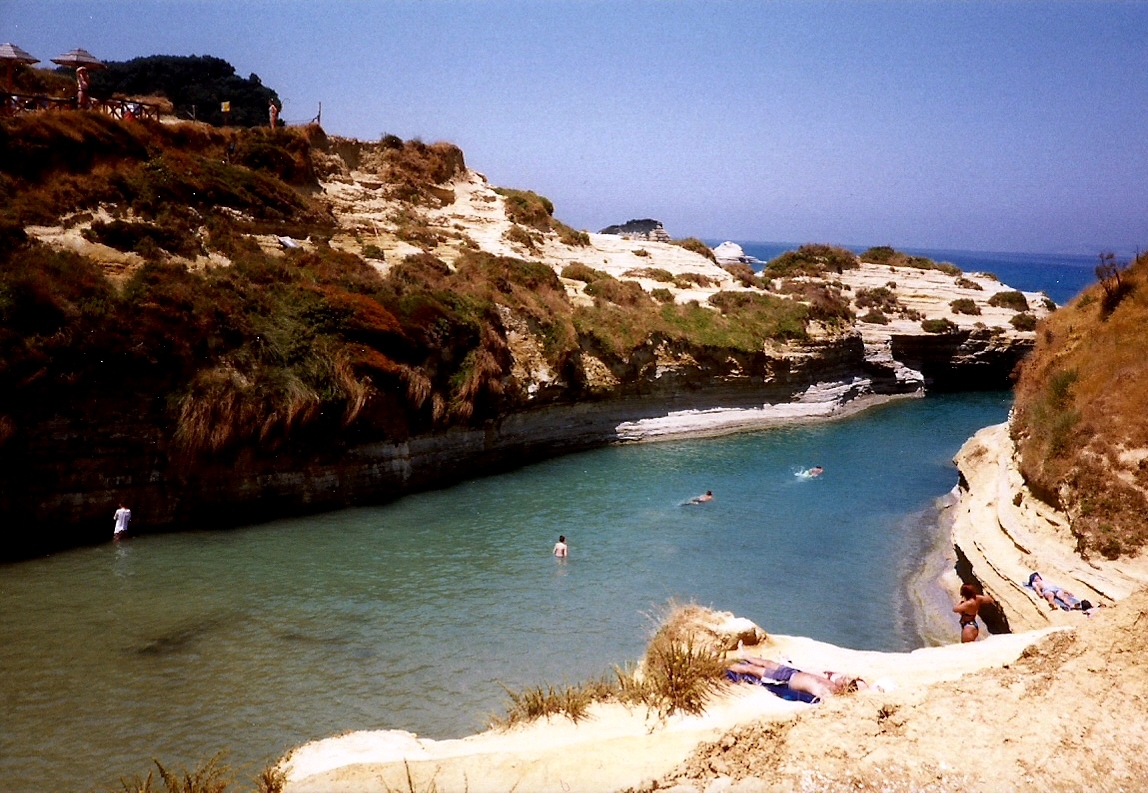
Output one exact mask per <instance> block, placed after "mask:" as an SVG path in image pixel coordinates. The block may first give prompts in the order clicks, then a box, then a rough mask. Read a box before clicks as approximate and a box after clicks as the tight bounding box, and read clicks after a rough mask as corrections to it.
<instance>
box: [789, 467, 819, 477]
mask: <svg viewBox="0 0 1148 793" xmlns="http://www.w3.org/2000/svg"><path fill="white" fill-rule="evenodd" d="M823 473H825V469H824V468H822V467H821V466H820V465H815V466H813V467H812V468H805V469H802V470H800V471H798V472H797V473H795V474H794V476H797V477H800V478H802V479H812V478H814V477H815V476H821V475H822V474H823Z"/></svg>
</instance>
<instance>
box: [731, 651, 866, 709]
mask: <svg viewBox="0 0 1148 793" xmlns="http://www.w3.org/2000/svg"><path fill="white" fill-rule="evenodd" d="M728 672H729V673H730V674H729V676H730V679H732V680H742V679H744V678H743V677H741V676H742V675H744V676H748V677H750V678H756V679H757V680H758V682H760V683H762V684H764V685H767V686H788V687H789V688H790V689H792V690H793V691H797V692H799V693H802V694H807V695H809V697H810V699H809V700H806V701H817V700H822V699H825V698H827V697H831V696H833V695H834V694H846V693H848V692H851V691H857V690H858V689H862V688H867V687H868V686H866V685H865V681H864V680H862V679H861V678H859V677H849V676H847V675H843V674H840V673H838V672H826V673H825V674H823V675H819V674H815V673H813V672H803V671H802V670H800V669H794V668H793V667H792V666H786V665H785V664H779V663H776V662H774V661H769V660H767V659H765V658H752V657H747V658H740V659H738V660H737V661H735V662H734V663H732V664H730V666H729V667H728Z"/></svg>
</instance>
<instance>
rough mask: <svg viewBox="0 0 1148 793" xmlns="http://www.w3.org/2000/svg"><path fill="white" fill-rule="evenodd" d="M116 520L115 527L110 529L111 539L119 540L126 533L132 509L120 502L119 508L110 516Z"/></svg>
mask: <svg viewBox="0 0 1148 793" xmlns="http://www.w3.org/2000/svg"><path fill="white" fill-rule="evenodd" d="M112 517H113V518H114V519H115V521H116V527H115V529H114V530H113V531H112V539H114V540H119V539H121V538H123V537H124V536H125V535H126V534H127V533H128V521H130V520H131V519H132V511H131V510H130V509H128V508H127V507H125V506H124V503H123V502H122V501H121V502H120V508H119V509H117V510H116V514H115V515H113V516H112Z"/></svg>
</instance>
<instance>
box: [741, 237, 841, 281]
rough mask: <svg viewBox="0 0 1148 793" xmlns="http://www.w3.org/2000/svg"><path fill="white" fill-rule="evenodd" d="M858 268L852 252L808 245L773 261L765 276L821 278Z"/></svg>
mask: <svg viewBox="0 0 1148 793" xmlns="http://www.w3.org/2000/svg"><path fill="white" fill-rule="evenodd" d="M857 266H858V261H857V256H856V254H854V253H853V252H852V251H849V250H846V249H845V248H839V247H836V246H834V245H820V244H807V245H802V246H801V247H799V248H798V249H797V250H796V251H786V252H785V253H783V254H781V255H780V256H778V257H776V258H774V259H771V260H770V261H769V263H768V264H766V266H765V271H764V273H763V274H764V275H765V276H767V277H770V278H787V277H793V276H797V275H809V276H819V275H822V274H823V273H826V272H834V273H840V272H842V271H843V270H851V269H854V268H856V267H857Z"/></svg>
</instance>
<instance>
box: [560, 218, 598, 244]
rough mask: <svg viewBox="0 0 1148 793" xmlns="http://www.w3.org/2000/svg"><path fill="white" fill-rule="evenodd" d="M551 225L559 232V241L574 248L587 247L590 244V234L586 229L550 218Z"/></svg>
mask: <svg viewBox="0 0 1148 793" xmlns="http://www.w3.org/2000/svg"><path fill="white" fill-rule="evenodd" d="M550 225H551V226H552V227H553V228H554V230H555V231H557V232H558V241H559V242H561V243H562V244H563V245H569V246H570V247H572V248H585V247H586V246H587V245H589V244H590V235H589V234H588V233H587V232H585V231H577V230H575V229H572V228H570V227H569V226H567V225H566V224H565V223H563V222H562V221H560V220H554V219H553V218H552V219H551V220H550Z"/></svg>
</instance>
